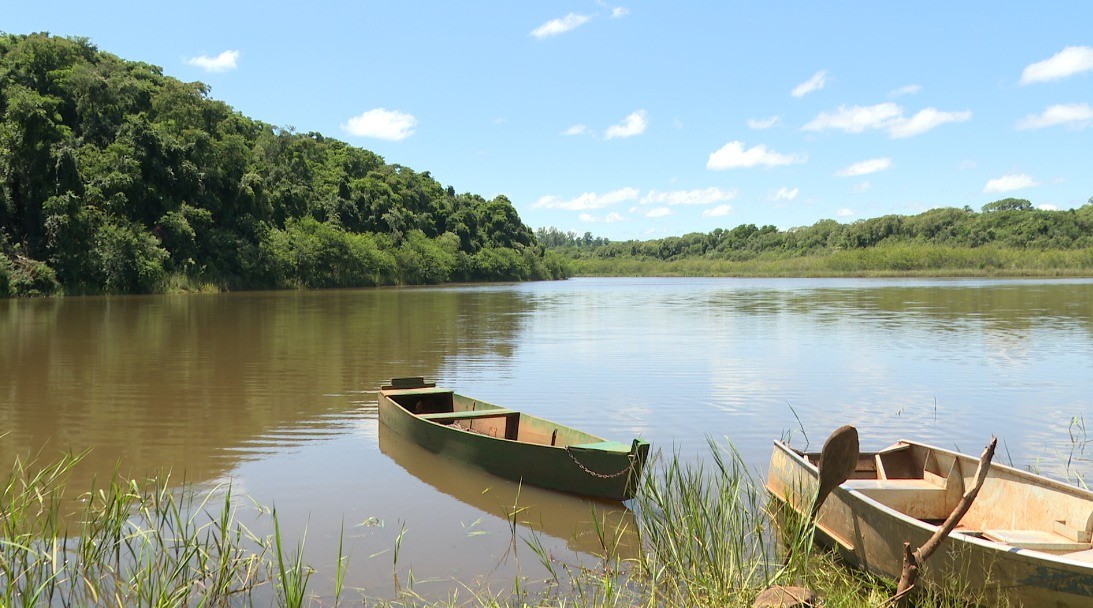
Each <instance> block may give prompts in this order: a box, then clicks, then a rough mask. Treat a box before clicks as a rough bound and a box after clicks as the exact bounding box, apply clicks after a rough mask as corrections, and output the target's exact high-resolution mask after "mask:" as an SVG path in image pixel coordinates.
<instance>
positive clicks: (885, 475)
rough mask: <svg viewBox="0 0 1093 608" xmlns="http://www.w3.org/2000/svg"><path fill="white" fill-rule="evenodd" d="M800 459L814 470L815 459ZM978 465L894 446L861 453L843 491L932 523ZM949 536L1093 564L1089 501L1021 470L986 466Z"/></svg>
mask: <svg viewBox="0 0 1093 608" xmlns="http://www.w3.org/2000/svg"><path fill="white" fill-rule="evenodd" d="M805 456H806V457H807V458H808V460H809V462H811V463H812V464H813V465H817V466H818V463H819V454H807V455H805ZM978 464H979V463H978V459H976V458H971V457H968V456H965V455H961V454H956V453H953V452H948V451H945V450H937V449H934V448H931V447H929V446H925V445H920V444H915V443H908V442H899V443H896V444H895V445H892V446H890V447H888V448H885V449H883V450H880V451H878V452H871V453H862V454H859V456H858V464H857V466H856V468H855V470H854V473H853V474H852V475H851V477H850V479H849V480H847V481H846V482H845V483H843V484H842V487H843V488H845V489H848V490H855V491H857V492H859V493H861V494H862V495H864V496H867V497H869V498H871V499H873V500H875V501H877V502H879V503H881V504H884V505H885V506H887V507H889V508H892V509H894V510H896V511H899V512H901V513H903V514H905V515H908V516H910V517H914V518H916V519H920V520H922V521H924V522H927V523H930V524H935V525H938V524H941V523H942V522H944V521H945V519H946V518H948V516H949V514H950V513H952V512H953V510H955V509H956V507H957V504H958V503H959V502H960V500H961V498H962V497H963V494H964V492H965V490H966V489H968V488H970V487H971V486H972V485H973V484H974V483H975V474H976V469H977V467H978ZM954 532H955V533H961V534H965V535H969V536H974V537H977V538H982V539H986V540H990V541H994V542H998V543H1003V544H1006V545H1010V546H1013V547H1016V548H1020V549H1031V550H1036V551H1043V552H1047V553H1053V554H1056V555H1065V556H1066V557H1068V558H1071V559H1078V560H1081V561H1090V562H1093V545H1091V537H1093V495H1091V494H1090V493H1089V492H1088V491H1084V490H1080V489H1078V488H1075V487H1072V486H1068V485H1066V484H1062V483H1058V482H1053V481H1049V480H1046V479H1045V478H1043V477H1039V476H1036V475H1032V474H1030V473H1025V472H1023V471H1018V470H1015V469H1011V468H1008V467H992V468H991V469H990V471H989V472H988V475H987V478H986V480H985V481H984V483H983V486H982V488H980V491H979V494H978V495H977V496H976V498H975V501H974V502H973V503H972V506H971V508H970V509H969V510H968V513H967V514H966V515H965V516H964V517H963V519H962V520H961V521H960V523H959V525H958V526H957V527H956V528H955V530H954Z"/></svg>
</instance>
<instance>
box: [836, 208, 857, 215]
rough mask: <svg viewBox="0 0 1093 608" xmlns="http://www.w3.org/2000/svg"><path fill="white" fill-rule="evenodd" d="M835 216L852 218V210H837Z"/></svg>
mask: <svg viewBox="0 0 1093 608" xmlns="http://www.w3.org/2000/svg"><path fill="white" fill-rule="evenodd" d="M835 215H837V216H838V217H853V215H854V210H853V209H849V208H847V207H843V208H842V209H839V210H838V211H836V212H835Z"/></svg>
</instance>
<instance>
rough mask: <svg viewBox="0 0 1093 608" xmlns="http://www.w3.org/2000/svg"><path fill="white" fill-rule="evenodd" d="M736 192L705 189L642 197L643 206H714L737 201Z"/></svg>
mask: <svg viewBox="0 0 1093 608" xmlns="http://www.w3.org/2000/svg"><path fill="white" fill-rule="evenodd" d="M736 196H737V193H736V191H735V190H722V189H721V188H712V187H711V188H705V189H702V190H676V191H675V192H657V191H656V190H650V191H649V192H648V193H646V195H645V196H643V197H641V204H642V205H651V204H661V205H712V204H713V203H720V202H721V201H731V200H733V199H735V198H736Z"/></svg>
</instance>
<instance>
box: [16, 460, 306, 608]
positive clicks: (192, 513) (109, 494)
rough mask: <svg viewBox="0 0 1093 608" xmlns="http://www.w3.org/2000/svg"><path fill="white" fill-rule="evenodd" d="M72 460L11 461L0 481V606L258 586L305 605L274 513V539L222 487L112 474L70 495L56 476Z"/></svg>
mask: <svg viewBox="0 0 1093 608" xmlns="http://www.w3.org/2000/svg"><path fill="white" fill-rule="evenodd" d="M80 458H81V456H79V455H75V456H64V457H62V458H60V459H59V460H58V461H56V462H55V463H52V464H48V465H45V466H38V465H36V463H35V462H34V460H33V459H30V460H19V461H17V462H16V463H15V464H14V466H13V467H12V470H11V473H10V474H9V475H8V477H7V478H6V479H5V480H4V482H3V485H2V487H0V605H2V606H6V607H7V606H11V607H14V606H27V607H30V606H43V605H55V606H201V607H211V606H227V605H233V606H235V605H238V606H249V605H252V603H253V601H254V598H255V597H262V594H258V596H256V595H255V593H254V592H255V591H256V590H257V589H259V588H261V587H262V586H264V585H267V584H273V585H274V586H275V587H276V588H277V589H278V591H279V593H278V601H279V605H281V606H293V607H295V606H302V605H304V600H305V594H306V585H307V577H308V576H309V573H310V570H309V569H307V568H306V566H303V565H302V563H301V562H300V560H299V554H298V552H297V554H296V555H295V556H294V557H293V558H291V559H289V558H287V557H286V552H285V551H284V548H283V546H282V543H281V538H280V529H279V526H278V524H277V518H276V515H274V526H275V529H276V530H277V533H276V534H275V535H274V538H258V537H256V536H255V535H254V534H252V533H251V532H250V531H249V530H248V529H247V528H246V526H244V525H243V524H242V523H241V522H240V521H239V520H238V519H237V517H236V514H237V511H236V506H235V504H234V501H233V494H232V490H231V488H230V486H228V487H224V488H219V489H216V490H214V491H211V492H200V493H199V492H197V491H195V490H194V489H193V488H191V487H189V486H187V485H186V484H183V485H182V488H181V489H172V488H171V487H170V481H171V480H170V477H169V476H164V477H161V478H159V479H156V480H150V481H136V480H130V479H125V478H123V477H122V476H120V475H119V474H118V472H117V471H115V472H114V474H113V475H112V476H111V478H110V479H109V480H108V481H107V482H105V483H103V485H102V486H101V487H93V488H92V489H91V490H90V491H89V492H87V493H85V494H83V495H81V496H79V497H78V499H74V497H69V496H66V495H65V481H66V478H67V475H68V473H69V472H70V471H71V470H72V468H73V467H74V466H76V464H77V463H78V462H79V461H80ZM218 496H219V497H222V498H220V499H218V498H217V497H218ZM258 602H259V603H260V604H261V603H262V602H263V600H262V599H259V600H258ZM265 603H267V604H268V601H267V602H265Z"/></svg>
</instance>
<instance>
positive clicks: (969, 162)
mask: <svg viewBox="0 0 1093 608" xmlns="http://www.w3.org/2000/svg"><path fill="white" fill-rule="evenodd" d="M978 166H979V163H977V162H975V159H974V158H966V159H964V160H962V161H960V164H958V165H957V166H956V168H957V169H958V170H960V171H967V170H968V169H974V168H976V167H978Z"/></svg>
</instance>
